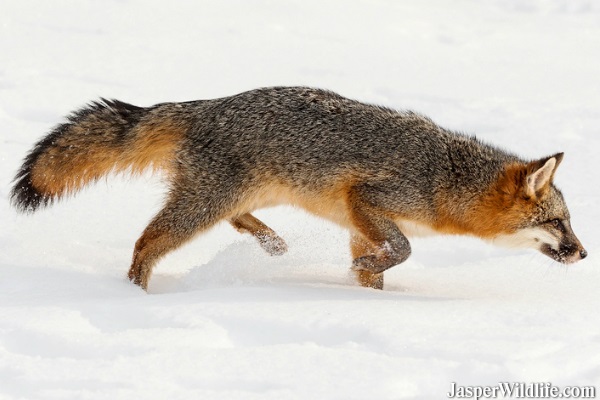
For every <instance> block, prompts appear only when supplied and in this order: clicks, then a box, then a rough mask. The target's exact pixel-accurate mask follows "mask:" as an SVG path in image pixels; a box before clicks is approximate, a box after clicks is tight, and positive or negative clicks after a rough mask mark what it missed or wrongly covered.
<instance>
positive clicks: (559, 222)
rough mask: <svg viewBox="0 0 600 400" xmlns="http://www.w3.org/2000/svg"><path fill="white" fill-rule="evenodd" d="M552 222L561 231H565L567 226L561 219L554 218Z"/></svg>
mask: <svg viewBox="0 0 600 400" xmlns="http://www.w3.org/2000/svg"><path fill="white" fill-rule="evenodd" d="M550 223H551V224H552V226H553V227H555V228H556V229H558V230H559V231H561V232H564V231H565V226H564V225H563V223H562V222H561V220H560V219H553V220H552V221H550Z"/></svg>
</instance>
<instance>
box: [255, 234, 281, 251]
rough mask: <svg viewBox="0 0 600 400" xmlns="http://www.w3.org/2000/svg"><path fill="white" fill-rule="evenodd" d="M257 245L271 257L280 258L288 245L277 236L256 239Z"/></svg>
mask: <svg viewBox="0 0 600 400" xmlns="http://www.w3.org/2000/svg"><path fill="white" fill-rule="evenodd" d="M258 243H259V244H260V247H262V248H263V249H264V250H265V251H266V252H267V253H269V254H270V255H272V256H280V255H282V254H285V252H286V251H287V250H288V245H287V243H286V242H285V240H283V239H282V238H281V237H279V236H277V235H269V236H262V237H259V238H258Z"/></svg>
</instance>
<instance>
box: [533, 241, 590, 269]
mask: <svg viewBox="0 0 600 400" xmlns="http://www.w3.org/2000/svg"><path fill="white" fill-rule="evenodd" d="M540 251H541V252H542V253H544V254H545V255H547V256H548V257H550V258H552V259H553V260H555V261H558V262H560V263H563V264H573V263H576V262H577V261H580V260H583V259H584V258H586V257H587V255H588V253H587V250H586V249H584V248H583V246H582V245H581V243H580V242H579V240H577V238H575V242H564V241H563V242H561V243H560V244H559V246H558V250H556V249H554V248H553V247H552V246H550V245H549V244H544V245H542V247H541V248H540Z"/></svg>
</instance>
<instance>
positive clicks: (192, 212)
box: [128, 194, 228, 290]
mask: <svg viewBox="0 0 600 400" xmlns="http://www.w3.org/2000/svg"><path fill="white" fill-rule="evenodd" d="M225 204H226V203H225V202H220V201H218V200H217V199H214V198H213V199H211V198H198V197H197V196H194V197H193V198H188V197H187V196H185V195H183V196H177V195H173V194H172V196H171V198H170V199H169V200H168V201H167V203H166V205H165V206H164V207H163V209H162V210H161V211H159V212H158V214H157V215H156V216H155V217H154V219H153V220H152V221H151V222H150V224H148V226H147V227H146V229H145V230H144V232H143V233H142V236H141V237H140V238H139V239H138V240H137V242H136V244H135V248H134V251H133V260H132V262H131V268H130V269H129V273H128V277H129V279H130V280H131V281H132V282H133V283H135V284H136V285H139V286H140V287H142V289H144V290H147V289H148V281H149V279H150V275H151V274H152V269H153V267H154V266H155V265H156V263H157V262H158V261H159V260H160V258H162V257H163V256H164V255H165V254H167V253H168V252H170V251H172V250H174V249H176V248H178V247H180V246H181V245H183V244H184V243H186V242H187V241H189V240H190V239H192V238H193V237H194V236H195V235H196V234H197V233H199V232H201V231H204V230H207V229H208V228H210V227H212V226H213V225H215V224H216V223H217V222H219V221H220V220H221V219H223V218H225V217H226V216H227V211H228V209H227V207H226V206H225Z"/></svg>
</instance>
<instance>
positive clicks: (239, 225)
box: [229, 213, 288, 256]
mask: <svg viewBox="0 0 600 400" xmlns="http://www.w3.org/2000/svg"><path fill="white" fill-rule="evenodd" d="M229 223H230V224H231V225H233V227H234V228H235V229H237V230H238V231H239V232H241V233H246V232H247V233H250V234H251V235H253V236H254V237H255V238H256V239H257V240H258V243H259V244H260V246H261V247H262V248H263V249H264V250H265V251H266V252H267V253H269V254H270V255H272V256H279V255H282V254H284V253H285V252H286V251H287V248H288V247H287V244H286V243H285V240H283V239H282V238H281V237H280V236H279V235H278V234H277V233H275V231H274V230H273V229H271V228H269V227H268V226H267V225H265V223H264V222H262V221H261V220H259V219H258V218H256V217H255V216H254V215H252V214H250V213H246V214H242V215H240V216H237V217H234V218H231V219H230V220H229Z"/></svg>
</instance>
